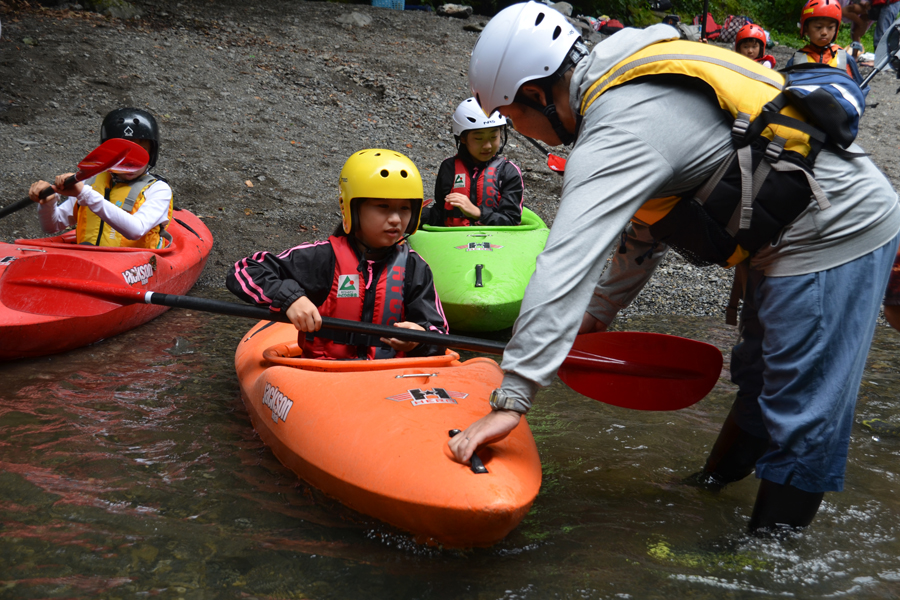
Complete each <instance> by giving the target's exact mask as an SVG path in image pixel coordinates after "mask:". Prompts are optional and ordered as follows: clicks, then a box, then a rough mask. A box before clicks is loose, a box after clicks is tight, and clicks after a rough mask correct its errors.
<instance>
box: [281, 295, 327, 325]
mask: <svg viewBox="0 0 900 600" xmlns="http://www.w3.org/2000/svg"><path fill="white" fill-rule="evenodd" d="M285 315H287V318H288V319H290V320H291V323H293V324H294V327H296V328H297V330H298V331H303V332H310V331H318V330H319V329H321V328H322V317H321V315H319V309H317V308H316V305H315V304H313V303H312V301H310V299H309V298H307V297H306V296H300V297H299V298H297V299H296V300H294V303H293V304H291V305H290V306H289V307H288V309H287V312H286V313H285Z"/></svg>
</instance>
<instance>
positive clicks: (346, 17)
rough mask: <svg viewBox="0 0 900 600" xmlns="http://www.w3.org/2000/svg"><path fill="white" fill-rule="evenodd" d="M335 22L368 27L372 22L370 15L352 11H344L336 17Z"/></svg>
mask: <svg viewBox="0 0 900 600" xmlns="http://www.w3.org/2000/svg"><path fill="white" fill-rule="evenodd" d="M337 22H338V23H340V24H341V25H345V26H350V27H368V26H369V25H371V24H372V17H370V16H369V15H364V14H363V13H360V12H356V11H353V12H352V13H349V14H347V13H344V14H342V15H341V16H339V17H338V18H337Z"/></svg>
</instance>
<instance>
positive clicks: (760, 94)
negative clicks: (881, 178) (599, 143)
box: [580, 40, 810, 156]
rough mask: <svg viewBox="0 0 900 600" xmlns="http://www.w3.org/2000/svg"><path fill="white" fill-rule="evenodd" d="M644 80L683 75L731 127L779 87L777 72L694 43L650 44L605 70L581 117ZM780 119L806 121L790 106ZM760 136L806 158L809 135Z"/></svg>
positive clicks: (786, 130)
mask: <svg viewBox="0 0 900 600" xmlns="http://www.w3.org/2000/svg"><path fill="white" fill-rule="evenodd" d="M648 75H686V76H688V77H693V78H695V79H697V80H699V81H703V82H705V83H707V84H708V85H709V87H710V88H711V89H712V90H713V92H715V94H716V97H717V98H718V100H719V106H721V107H722V108H723V109H724V110H726V111H728V112H729V113H731V116H732V117H734V119H735V122H736V123H735V124H736V126H741V125H742V124H743V123H744V122H746V123H747V125H749V123H750V122H752V121H754V120H755V119H756V118H757V117H758V116H759V115H760V114H761V113H762V111H763V107H764V106H765V105H766V104H768V103H769V102H771V101H772V100H774V99H775V97H776V96H778V94H780V93H781V90H782V88H783V87H784V76H783V75H782V74H781V73H779V72H778V71H774V70H772V69H767V68H766V67H764V66H762V65H760V64H758V63H755V62H753V61H751V60H748V59H746V58H743V57H741V56H740V55H739V54H737V53H735V52H731V51H730V50H725V49H724V48H719V47H717V46H710V45H708V44H701V43H698V42H688V41H683V40H674V41H668V42H659V43H657V44H651V45H649V46H647V47H645V48H643V49H642V50H639V51H638V52H635V53H634V54H632V55H631V56H629V57H628V58H626V59H624V60H623V61H621V62H619V63H618V64H617V65H615V66H614V67H613V68H611V69H610V70H609V71H607V73H606V74H605V75H604V76H603V77H602V78H600V79H598V80H597V81H595V82H594V83H593V85H591V87H589V88H588V90H587V93H585V95H584V98H582V101H581V111H580V112H581V114H582V115H584V114H585V113H586V112H587V110H588V108H590V106H591V104H593V102H594V101H595V100H596V99H597V98H599V97H600V95H601V94H602V93H603V92H605V91H607V90H609V89H611V88H613V87H615V86H618V85H622V84H623V83H628V82H629V81H634V80H635V79H638V78H640V77H645V76H648ZM781 114H783V115H785V116H788V117H792V118H794V119H797V120H799V121H803V122H805V121H806V118H805V117H804V116H803V115H802V114H801V113H800V112H799V111H798V110H797V109H795V108H794V107H792V106H790V105H788V106H786V107H785V108H784V109H783V110H782V111H781ZM762 136H763V137H765V138H766V139H769V140H773V139H775V138H776V136H778V137H780V138H782V139H784V140H785V143H784V149H785V150H788V151H792V152H797V153H798V154H800V155H801V156H807V155H809V153H810V144H809V135H807V134H806V133H804V132H802V131H798V130H796V129H792V128H790V127H787V126H784V125H776V124H772V125H769V126H767V127H766V128H765V129H763V131H762Z"/></svg>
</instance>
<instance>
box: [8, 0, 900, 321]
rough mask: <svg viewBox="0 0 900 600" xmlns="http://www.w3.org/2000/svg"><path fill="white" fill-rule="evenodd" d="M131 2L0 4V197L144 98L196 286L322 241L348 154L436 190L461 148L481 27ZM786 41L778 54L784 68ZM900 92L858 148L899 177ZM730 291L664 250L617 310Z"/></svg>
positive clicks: (724, 280)
mask: <svg viewBox="0 0 900 600" xmlns="http://www.w3.org/2000/svg"><path fill="white" fill-rule="evenodd" d="M134 4H135V6H136V7H137V8H138V9H139V11H140V13H141V17H140V19H137V20H128V21H125V20H118V19H111V18H108V17H103V16H100V15H97V14H95V13H90V12H86V11H82V10H72V9H67V8H56V9H38V8H34V7H30V8H29V7H26V8H19V9H17V10H11V9H9V8H8V7H6V8H5V12H4V7H5V5H4V4H3V3H2V2H0V19H2V21H3V37H2V38H0V204H2V205H6V204H9V203H11V202H14V201H16V200H18V199H19V198H21V197H23V196H24V195H25V193H26V191H27V188H28V185H29V184H30V183H31V182H32V181H34V180H36V179H49V178H51V177H52V176H53V175H55V174H57V173H60V172H64V171H69V170H73V169H74V166H75V164H76V163H77V162H78V160H80V158H81V157H83V156H84V155H85V154H86V153H87V152H89V151H90V150H92V149H93V148H94V147H95V146H96V145H97V143H98V138H99V133H98V132H99V125H100V121H101V119H102V117H103V115H105V114H106V113H107V112H108V111H109V110H111V109H113V108H115V107H118V106H123V105H132V106H138V107H142V108H145V109H148V110H150V111H151V112H153V113H154V114H155V115H156V116H157V117H158V119H159V122H160V127H161V130H162V136H163V140H162V148H161V153H160V160H159V163H158V167H157V171H158V172H159V173H160V174H161V175H163V176H164V177H166V178H167V179H168V180H169V181H170V182H171V183H172V186H173V188H174V190H175V194H176V204H177V205H179V206H181V207H184V208H188V209H190V210H192V211H194V212H195V213H197V214H199V215H202V217H203V218H204V220H205V221H206V223H207V225H208V226H209V228H210V230H211V231H212V232H213V235H214V236H215V246H214V248H213V254H212V256H211V258H210V261H209V263H208V265H207V268H206V270H205V272H204V274H203V276H202V279H201V281H200V283H199V287H200V288H201V289H199V293H201V294H202V293H203V291H202V288H210V287H215V288H221V287H222V286H223V280H224V276H225V273H226V271H227V269H228V266H229V265H230V264H232V263H233V262H234V261H235V260H237V259H239V258H241V257H243V256H245V255H247V254H249V253H251V252H253V251H256V250H259V249H270V250H276V249H282V248H286V247H289V246H292V245H295V244H297V243H299V242H302V241H309V240H313V239H317V238H323V237H325V236H327V235H328V233H330V231H331V230H332V229H333V228H334V226H335V224H336V223H337V221H338V209H337V174H338V171H339V169H340V166H341V165H342V163H343V161H344V160H345V159H346V158H347V157H348V156H349V155H350V154H351V153H353V152H354V151H356V150H360V149H362V148H366V147H388V148H394V149H397V150H399V151H402V152H404V153H406V154H407V155H408V156H410V157H411V158H412V159H413V160H414V161H415V162H416V164H417V165H418V166H419V168H420V170H421V172H422V175H423V177H424V180H425V190H426V197H428V196H430V195H431V190H433V186H434V177H435V174H436V173H437V168H438V165H439V164H440V162H441V161H442V160H443V159H444V158H446V157H447V156H450V155H452V153H453V150H454V148H453V139H452V136H451V135H450V133H449V118H450V115H451V114H452V112H453V110H454V108H455V107H456V105H457V104H458V103H459V102H460V101H461V100H463V99H464V98H466V97H467V96H468V88H467V80H466V71H467V68H468V61H469V52H470V51H471V48H472V46H473V45H474V43H475V40H476V39H477V35H478V34H477V33H476V32H473V31H467V30H466V27H467V26H470V25H473V24H478V23H485V22H487V18H486V17H478V16H473V17H471V18H469V19H467V20H459V19H450V18H446V17H439V16H436V15H435V14H434V13H429V12H419V11H392V10H387V9H381V8H373V7H370V6H360V5H348V4H334V3H319V2H299V1H292V0H260V1H259V2H254V3H244V2H237V1H235V0H225V1H217V2H214V3H212V2H205V1H203V2H201V1H199V0H186V1H183V2H175V1H172V0H162V1H154V2H141V1H138V2H135V3H134ZM352 13H359V14H360V15H363V16H365V17H369V18H370V19H371V24H370V25H367V26H360V25H359V24H358V21H354V20H353V19H350V18H349V17H350V15H351V14H352ZM790 52H791V51H790V49H787V48H775V50H774V54H775V56H776V58H777V59H778V61H779V63H780V64H784V61H786V60H787V58H788V57H789V55H790ZM897 86H898V83H897V81H896V80H895V79H893V77H892V75H891V74H883V75H880V76H878V77H877V78H876V79H875V80H874V82H873V86H872V92H871V94H870V95H869V99H868V101H869V103H870V104H875V103H877V104H878V106H877V107H875V108H870V109H868V110H867V112H866V115H865V117H864V121H863V124H862V130H861V132H860V136H859V141H860V143H861V144H862V145H863V146H864V147H865V148H866V150H867V151H868V152H870V153H871V154H872V157H873V159H874V160H875V162H876V164H878V166H879V167H880V168H881V169H882V170H883V171H884V172H885V173H886V174H887V175H888V177H889V178H890V179H891V181H892V182H893V184H894V186H895V187H898V188H900V156H898V154H900V128H898V127H897V125H896V122H897V116H898V114H900V108H898V107H900V102H898V96H897V95H896V94H895V91H896V89H897ZM558 153H559V154H562V155H564V154H565V152H564V151H561V152H558ZM507 155H508V156H509V157H510V158H511V159H512V160H514V161H516V162H517V163H518V164H519V165H520V166H521V167H522V168H523V170H524V171H525V176H526V204H527V205H528V206H530V207H531V208H532V209H533V210H535V212H537V213H538V214H540V215H541V216H542V217H543V218H544V219H545V220H547V221H548V223H549V222H552V220H553V216H554V214H555V212H556V208H557V206H558V201H559V192H560V188H561V183H562V179H561V178H560V177H558V176H557V175H556V174H554V173H552V172H551V171H550V170H549V169H548V168H547V167H546V164H545V161H544V157H543V156H542V155H540V154H539V153H538V152H537V151H536V150H535V149H534V148H533V147H531V146H530V145H529V144H527V143H526V142H524V141H522V140H520V139H518V138H516V136H515V135H511V136H510V143H509V144H508V146H507ZM40 235H41V231H40V229H39V227H38V224H37V217H36V215H35V214H34V211H33V210H31V209H30V208H29V209H26V210H23V211H21V212H19V213H17V214H15V215H12V216H9V217H7V218H5V219H3V220H0V239H2V240H4V241H11V240H12V239H14V238H17V237H38V236H40ZM730 284H731V273H730V272H728V271H723V270H722V269H719V268H707V269H699V268H694V267H691V266H690V265H688V264H687V263H685V262H684V261H683V260H681V259H680V258H679V257H678V256H676V255H675V254H674V253H672V254H670V257H669V258H668V259H667V262H666V263H665V264H664V266H663V268H662V269H660V271H659V274H658V276H656V277H655V278H654V280H653V281H652V282H651V283H650V285H649V286H648V287H647V288H646V289H645V290H644V291H643V292H642V294H641V295H640V297H639V298H638V299H637V300H636V301H635V303H634V305H633V306H632V307H631V308H630V309H629V310H628V311H627V312H626V313H625V315H626V316H627V315H638V314H667V313H668V314H679V315H721V314H723V307H724V304H725V303H726V301H727V297H728V292H729V289H730Z"/></svg>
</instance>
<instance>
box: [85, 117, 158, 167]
mask: <svg viewBox="0 0 900 600" xmlns="http://www.w3.org/2000/svg"><path fill="white" fill-rule="evenodd" d="M114 138H122V139H125V140H132V141H134V140H148V141H149V142H150V163H149V165H148V168H153V166H154V165H156V157H157V156H158V155H159V127H157V126H156V119H154V118H153V115H151V114H150V113H148V112H147V111H145V110H141V109H139V108H117V109H116V110H114V111H112V112H111V113H109V114H108V115H106V117H104V119H103V124H102V125H100V143H101V144H102V143H103V142H105V141H106V140H111V139H114Z"/></svg>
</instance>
